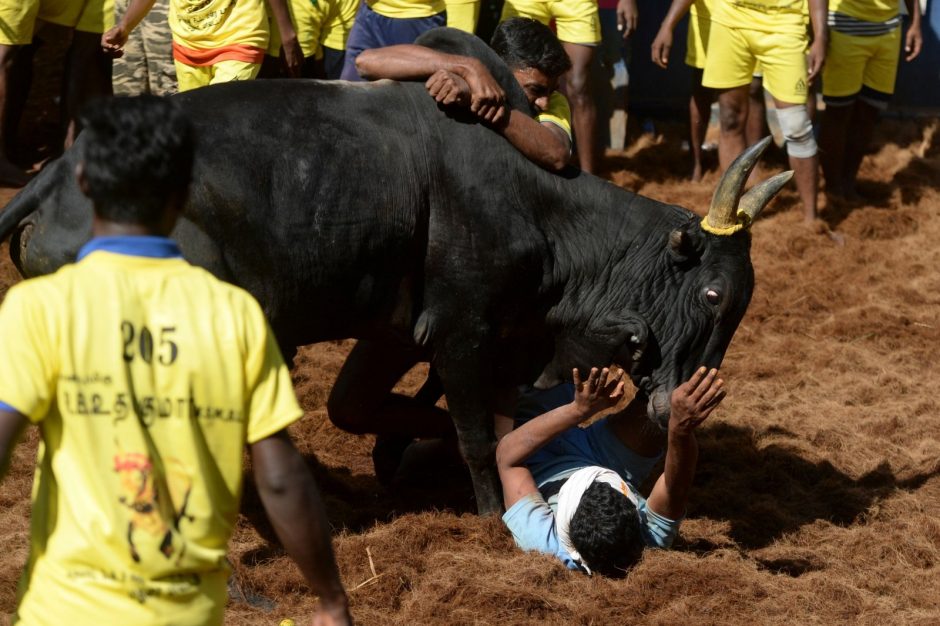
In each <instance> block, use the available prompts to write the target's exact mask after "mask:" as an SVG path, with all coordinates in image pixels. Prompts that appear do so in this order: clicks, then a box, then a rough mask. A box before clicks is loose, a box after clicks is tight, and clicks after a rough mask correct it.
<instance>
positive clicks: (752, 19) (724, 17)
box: [710, 0, 807, 36]
mask: <svg viewBox="0 0 940 626" xmlns="http://www.w3.org/2000/svg"><path fill="white" fill-rule="evenodd" d="M806 4H807V2H806V0H720V1H719V2H715V3H713V5H712V6H711V7H710V8H711V18H712V21H715V22H718V23H719V24H724V25H725V26H729V27H731V28H743V29H748V30H758V31H763V32H768V33H792V34H801V35H803V36H806V35H807V33H806V21H805V18H804V15H805V14H806V12H807V9H806Z"/></svg>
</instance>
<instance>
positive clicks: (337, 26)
mask: <svg viewBox="0 0 940 626" xmlns="http://www.w3.org/2000/svg"><path fill="white" fill-rule="evenodd" d="M358 8H359V0H331V2H330V12H329V15H328V17H327V19H326V22H325V23H324V24H323V30H322V32H321V34H320V38H321V42H322V43H323V45H324V46H326V47H327V48H332V49H333V50H345V49H346V40H347V39H349V31H351V30H352V26H353V21H354V20H355V19H356V10H357V9H358Z"/></svg>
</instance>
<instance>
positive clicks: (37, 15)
mask: <svg viewBox="0 0 940 626" xmlns="http://www.w3.org/2000/svg"><path fill="white" fill-rule="evenodd" d="M36 20H41V21H43V22H50V23H52V24H59V25H61V26H68V27H69V28H73V27H74V28H76V29H77V30H80V31H84V32H89V33H103V32H104V31H106V30H108V29H109V28H111V27H112V26H114V0H0V44H3V45H6V46H25V45H27V44H29V43H31V42H32V41H33V33H34V31H35V27H36Z"/></svg>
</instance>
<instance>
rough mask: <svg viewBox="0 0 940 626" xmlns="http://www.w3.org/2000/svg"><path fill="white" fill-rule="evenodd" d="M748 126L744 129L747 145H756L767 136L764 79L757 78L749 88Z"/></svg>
mask: <svg viewBox="0 0 940 626" xmlns="http://www.w3.org/2000/svg"><path fill="white" fill-rule="evenodd" d="M747 98H748V109H747V125H746V126H745V127H744V137H745V140H746V143H747V145H749V146H753V145H754V144H755V143H757V142H758V141H760V140H761V139H763V138H764V137H766V136H767V106H766V105H765V104H764V79H763V78H761V77H760V76H755V77H754V78H753V79H752V80H751V84H750V85H749V86H748V92H747Z"/></svg>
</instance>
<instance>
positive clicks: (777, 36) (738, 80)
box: [702, 21, 808, 104]
mask: <svg viewBox="0 0 940 626" xmlns="http://www.w3.org/2000/svg"><path fill="white" fill-rule="evenodd" d="M758 63H760V69H761V70H762V71H763V73H764V88H765V89H766V90H767V91H769V92H770V95H772V96H773V97H774V98H776V99H777V100H780V101H781V102H787V103H789V104H804V103H805V102H806V94H807V92H808V87H807V84H806V37H805V36H804V35H797V34H794V33H779V32H778V33H768V32H764V31H759V30H750V29H746V28H729V27H727V26H725V25H724V24H721V23H719V22H715V21H712V27H711V32H710V33H709V38H708V57H707V58H706V59H705V73H704V74H703V75H702V85H704V86H705V87H709V88H711V89H732V88H735V87H741V86H743V85H748V84H750V82H751V79H752V78H753V76H754V71H755V69H756V68H757V64H758Z"/></svg>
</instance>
